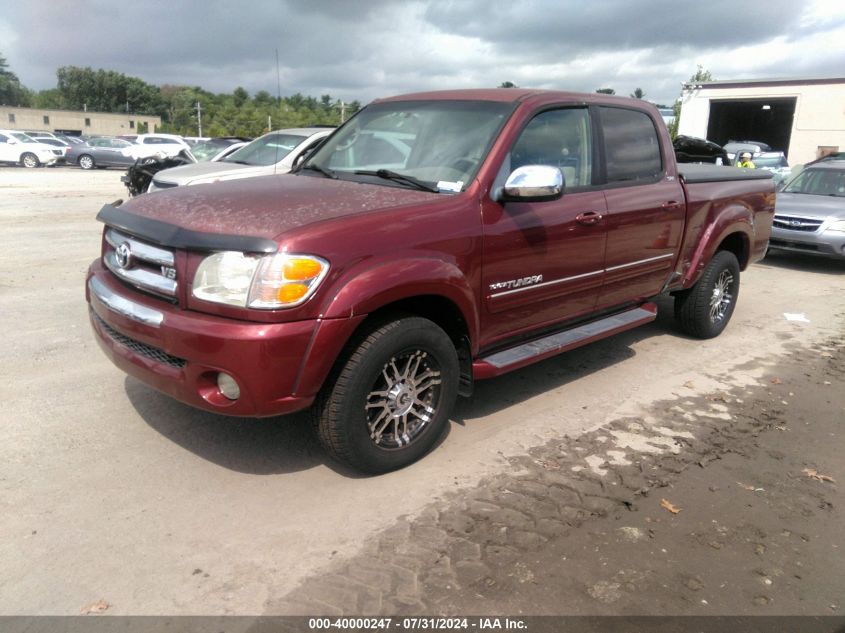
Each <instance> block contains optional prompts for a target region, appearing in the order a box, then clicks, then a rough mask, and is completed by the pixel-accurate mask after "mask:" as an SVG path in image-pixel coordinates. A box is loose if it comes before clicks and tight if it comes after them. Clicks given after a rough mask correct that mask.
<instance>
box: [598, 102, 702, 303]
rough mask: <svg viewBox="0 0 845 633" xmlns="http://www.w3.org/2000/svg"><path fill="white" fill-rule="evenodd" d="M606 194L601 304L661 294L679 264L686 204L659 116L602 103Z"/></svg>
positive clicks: (641, 298)
mask: <svg viewBox="0 0 845 633" xmlns="http://www.w3.org/2000/svg"><path fill="white" fill-rule="evenodd" d="M598 110H599V114H600V119H601V130H602V145H603V151H602V152H601V155H602V156H603V159H604V163H603V166H602V169H603V171H604V177H605V178H604V179H605V181H606V185H605V198H606V200H607V216H606V222H607V257H606V259H605V277H604V285H603V287H602V291H601V296H600V297H599V301H598V305H597V308H599V309H604V308H610V307H613V306H617V305H621V304H624V303H629V302H637V301H641V300H643V299H647V298H649V297H652V296H654V295H656V294H658V293H659V292H660V290H661V288H662V287H663V285H664V284H665V283H666V281H667V280H668V278H669V275H670V273H671V272H672V270H673V269H674V259H675V256H676V255H677V253H678V249H679V247H680V241H681V238H682V237H683V230H684V221H685V217H686V206H685V201H684V192H683V189H682V187H681V183H680V182H679V181H678V179H677V178H676V177H675V176H674V175H673V174H667V170H666V166H667V159H666V157H665V156H664V155H663V152H662V151H661V144H660V138H661V137H660V133H659V128H658V124H657V122H656V121H655V120H654V119H653V118H652V117H651V116H649V114H648V113H646V112H644V111H641V110H636V109H631V108H622V107H615V106H614V107H611V106H600V107H599V108H598Z"/></svg>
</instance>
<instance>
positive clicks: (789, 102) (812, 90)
mask: <svg viewBox="0 0 845 633" xmlns="http://www.w3.org/2000/svg"><path fill="white" fill-rule="evenodd" d="M678 134H685V135H687V136H695V137H698V138H706V139H708V140H711V141H714V142H716V143H718V144H719V145H724V144H725V143H727V142H728V141H731V140H733V141H745V140H753V141H762V142H764V143H768V144H769V145H771V147H772V149H773V150H775V151H781V152H784V153H786V156H787V160H789V164H790V165H795V164H799V163H806V162H807V161H811V160H814V159H816V158H819V157H821V156H823V155H825V154H829V153H831V152H837V151H845V77H833V78H825V79H750V80H742V81H707V82H701V83H687V84H684V88H683V92H682V95H681V120H680V123H679V125H678Z"/></svg>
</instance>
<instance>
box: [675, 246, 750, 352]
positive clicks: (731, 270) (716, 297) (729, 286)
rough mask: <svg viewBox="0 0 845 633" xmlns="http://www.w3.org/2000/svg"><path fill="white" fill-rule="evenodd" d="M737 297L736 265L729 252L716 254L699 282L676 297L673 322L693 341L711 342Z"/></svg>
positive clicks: (729, 316) (734, 257) (734, 305)
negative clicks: (708, 339)
mask: <svg viewBox="0 0 845 633" xmlns="http://www.w3.org/2000/svg"><path fill="white" fill-rule="evenodd" d="M738 295H739V262H738V261H737V259H736V255H734V254H733V253H731V252H730V251H719V252H717V253H716V254H715V255H714V256H713V259H711V260H710V263H709V264H707V267H706V268H705V269H704V272H703V273H702V275H701V278H700V279H699V280H698V281H697V282H696V284H695V285H694V286H693V287H692V288H690V289H689V290H685V291H683V292H681V293H679V294H677V295H676V296H675V318H676V319H677V321H678V325H679V326H680V328H681V330H683V331H684V332H685V333H687V334H689V335H690V336H695V337H696V338H713V337H714V336H718V335H719V334H721V333H722V330H724V329H725V327H726V326H727V324H728V321H730V318H731V315H732V314H733V312H734V308H735V307H736V299H737V296H738Z"/></svg>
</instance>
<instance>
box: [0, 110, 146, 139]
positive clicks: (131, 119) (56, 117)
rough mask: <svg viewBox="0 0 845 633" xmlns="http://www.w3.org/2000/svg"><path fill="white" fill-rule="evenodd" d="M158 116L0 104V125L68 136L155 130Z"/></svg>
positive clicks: (11, 128)
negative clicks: (40, 108) (42, 108)
mask: <svg viewBox="0 0 845 633" xmlns="http://www.w3.org/2000/svg"><path fill="white" fill-rule="evenodd" d="M159 127H161V117H158V116H150V115H147V114H132V113H126V114H114V113H111V112H79V111H72V110H39V109H36V108H15V107H10V106H0V128H4V129H7V130H39V131H44V132H59V133H61V134H69V135H71V136H81V135H83V134H84V135H86V136H96V135H103V136H119V135H121V134H142V133H145V132H155V131H156V129H157V128H159Z"/></svg>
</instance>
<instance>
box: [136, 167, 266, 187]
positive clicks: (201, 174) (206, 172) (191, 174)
mask: <svg viewBox="0 0 845 633" xmlns="http://www.w3.org/2000/svg"><path fill="white" fill-rule="evenodd" d="M269 173H273V170H272V165H271V166H270V171H269V172H268V171H267V167H265V166H264V165H239V164H238V163H224V162H217V163H211V162H205V163H194V164H192V165H181V166H179V167H171V168H170V169H163V170H162V171H160V172H158V173H157V174H156V175H155V177H154V178H153V180H155V181H156V182H164V183H167V184H171V185H179V186H180V187H181V186H183V185H187V184H188V183H190V182H192V181H194V180H197V179H198V178H210V177H214V178H220V179H226V178H248V177H250V176H261V175H266V174H269Z"/></svg>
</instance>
